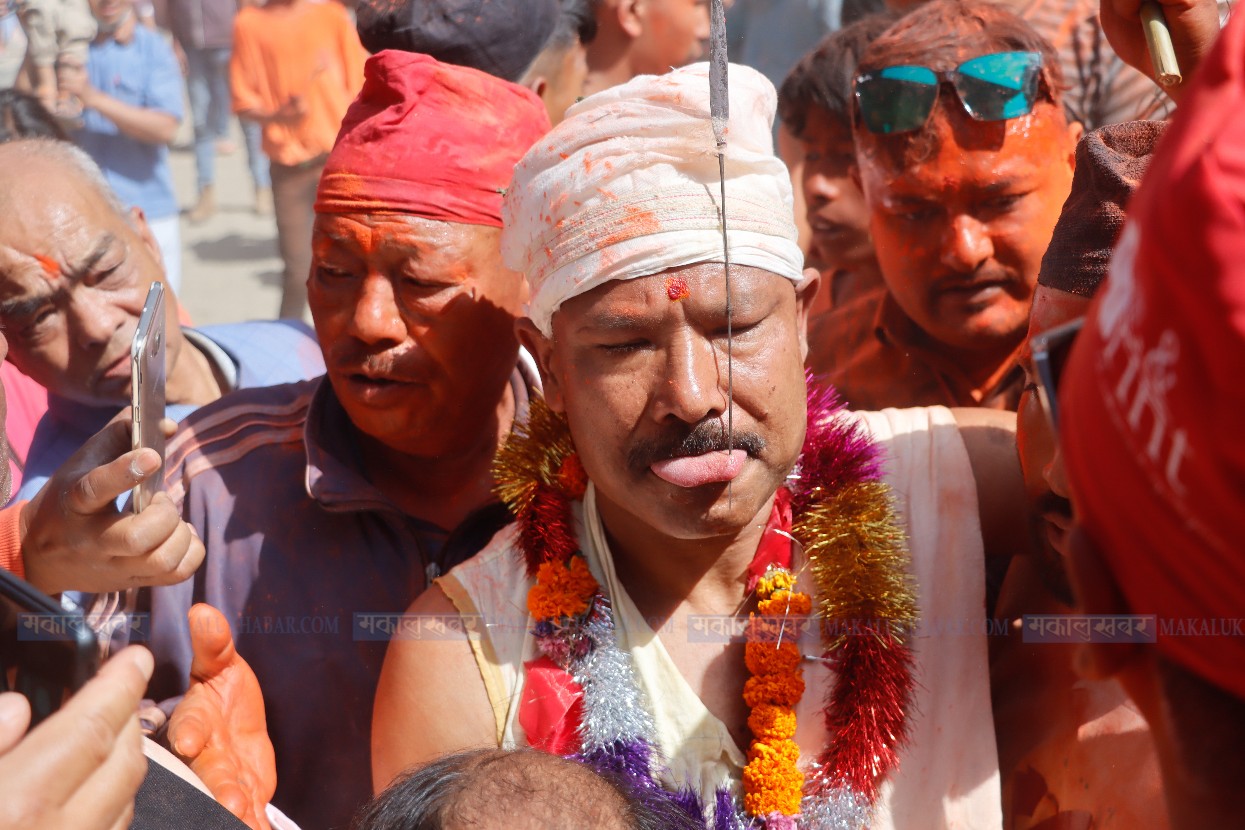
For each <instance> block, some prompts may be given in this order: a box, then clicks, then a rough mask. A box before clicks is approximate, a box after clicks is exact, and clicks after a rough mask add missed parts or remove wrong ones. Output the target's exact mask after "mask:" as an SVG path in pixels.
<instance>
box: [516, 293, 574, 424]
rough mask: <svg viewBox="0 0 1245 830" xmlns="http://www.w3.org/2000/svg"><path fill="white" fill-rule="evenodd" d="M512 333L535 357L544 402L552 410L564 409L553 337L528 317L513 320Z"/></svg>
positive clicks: (561, 410)
mask: <svg viewBox="0 0 1245 830" xmlns="http://www.w3.org/2000/svg"><path fill="white" fill-rule="evenodd" d="M514 333H515V335H516V336H517V337H518V338H519V344H520V345H521V346H523V348H525V349H527V351H528V353H529V354H530V355H531V356H532V357H533V358H535V359H536V366H537V368H538V369H540V382H541V385H542V386H543V387H544V398H545V403H547V404H549V408H550V409H552V410H553V411H554V412H564V411H566V404H565V402H564V400H563V397H562V384H561V382H560V381H559V380H558V373H557V372H556V371H554V354H553V338H551V337H545V335H544V334H543V333H542V332H541V330H540V329H538V328H536V324H535V323H533V322H532V320H531V318H530V317H520V318H519V319H518V320H515V321H514Z"/></svg>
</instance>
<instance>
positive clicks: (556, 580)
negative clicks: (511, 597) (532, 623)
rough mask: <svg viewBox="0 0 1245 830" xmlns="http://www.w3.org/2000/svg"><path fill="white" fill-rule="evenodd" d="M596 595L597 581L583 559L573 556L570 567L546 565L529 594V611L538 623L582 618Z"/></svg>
mask: <svg viewBox="0 0 1245 830" xmlns="http://www.w3.org/2000/svg"><path fill="white" fill-rule="evenodd" d="M596 591H597V580H596V578H595V577H594V576H593V575H592V572H591V571H589V570H588V563H587V562H585V561H584V558H583V557H582V556H572V557H571V561H570V563H569V564H568V565H564V564H563V563H561V562H545V563H544V564H542V565H541V566H540V568H539V569H538V570H537V571H536V584H535V585H533V586H532V587H531V588H530V589H529V590H528V592H527V610H528V613H530V614H531V615H532V616H533V617H534V618H536V619H538V620H539V619H547V618H557V617H574V616H578V615H579V614H582V613H584V612H585V611H587V610H588V601H589V600H590V599H592V595H593V594H595V593H596Z"/></svg>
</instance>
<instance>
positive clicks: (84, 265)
mask: <svg viewBox="0 0 1245 830" xmlns="http://www.w3.org/2000/svg"><path fill="white" fill-rule="evenodd" d="M115 244H117V237H116V236H115V235H114V234H112V233H105V234H104V235H103V236H101V237H100V238H99V241H97V242H96V243H95V247H94V248H92V249H91V251H90V253H88V254H87V255H86V256H85V257H83V259H82V261H81V262H80V263H79V264H78V265H77V266H70V270H69V271H68V272H61V275H62V276H63V277H64V278H65V279H66V280H68V281H70V282H78V281H79V280H81V279H82V278H83V277H84V276H86V275H87V274H88V273H90V271H91V269H92V268H94V267H95V266H96V265H98V264H99V261H100V260H101V259H103V258H104V256H105V255H106V254H107V253H108V252H109V251H110V250H112V247H113V246H114V245H115ZM40 265H42V262H40ZM61 291H64V287H61V288H58V289H57V290H55V291H51V292H48V293H46V294H34V295H31V296H25V297H15V298H13V299H11V300H5V301H4V302H0V317H3V318H5V319H10V318H14V317H16V318H18V319H20V318H22V317H24V316H27V315H30V314H33V313H34V312H36V311H38V310H39V308H41V307H42V306H43V304H44V303H46V302H48V301H49V300H50V299H51V298H52V297H54V296H55V295H56V294H57V293H59V292H61Z"/></svg>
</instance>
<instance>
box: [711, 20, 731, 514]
mask: <svg viewBox="0 0 1245 830" xmlns="http://www.w3.org/2000/svg"><path fill="white" fill-rule="evenodd" d="M727 64H728V61H727V55H726V7H725V6H724V4H723V2H722V0H710V1H709V118H710V121H711V122H712V124H713V139H714V141H715V142H717V149H718V184H719V187H720V192H721V198H722V207H721V216H722V263H723V266H724V271H725V274H726V451H727V453H730V452H732V451H733V450H734V449H735V374H734V366H733V363H732V360H733V357H734V333H733V331H732V327H731V249H730V246H729V245H728V244H727V241H726V127H727V124H728V123H729V122H730V109H731V105H730V91H729V87H728V86H727V77H726V70H727ZM734 491H735V487H734V482H733V481H732V482H731V483H729V484H727V500H728V502H729V501H731V500H733V498H734Z"/></svg>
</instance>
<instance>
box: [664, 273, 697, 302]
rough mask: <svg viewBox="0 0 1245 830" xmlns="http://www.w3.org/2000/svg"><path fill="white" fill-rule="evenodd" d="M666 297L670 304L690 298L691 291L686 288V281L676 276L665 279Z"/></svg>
mask: <svg viewBox="0 0 1245 830" xmlns="http://www.w3.org/2000/svg"><path fill="white" fill-rule="evenodd" d="M666 296H667V297H669V298H670V302H672V303H677V302H678V301H679V300H686V299H687V298H688V297H690V296H692V292H691V289H689V288H688V287H687V280H685V279H683V278H682V277H680V276H677V275H676V276H671V277H666Z"/></svg>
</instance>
